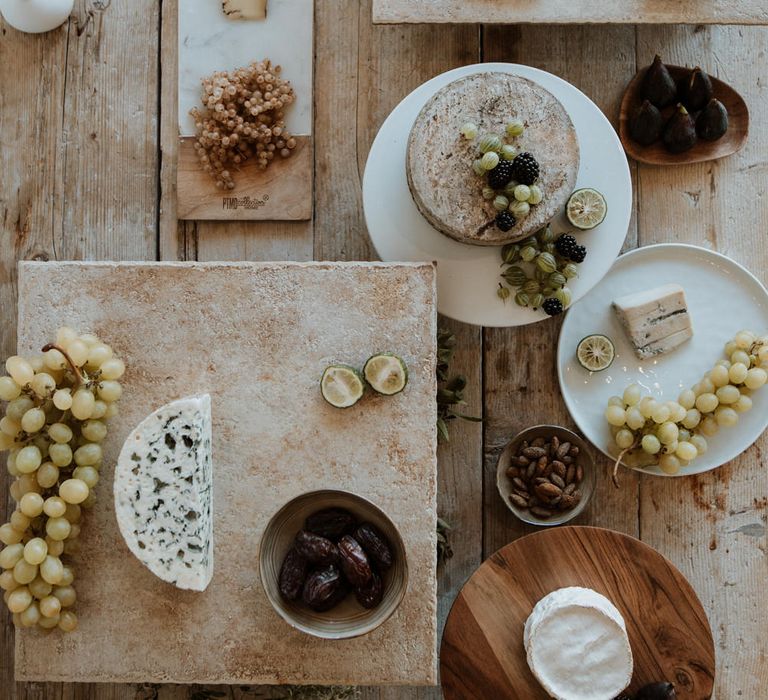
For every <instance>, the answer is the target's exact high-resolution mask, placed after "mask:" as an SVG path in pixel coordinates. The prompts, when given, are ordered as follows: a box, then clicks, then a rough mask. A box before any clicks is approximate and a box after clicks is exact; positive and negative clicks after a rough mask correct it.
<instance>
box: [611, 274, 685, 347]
mask: <svg viewBox="0 0 768 700" xmlns="http://www.w3.org/2000/svg"><path fill="white" fill-rule="evenodd" d="M613 308H614V310H615V311H616V315H617V316H618V318H619V321H620V322H621V325H622V326H624V330H625V331H626V332H627V336H628V337H629V341H630V343H632V347H633V348H634V351H635V354H636V355H637V357H638V358H640V359H641V360H645V359H647V358H649V357H655V356H657V355H663V354H664V353H667V352H670V351H671V350H674V349H675V348H677V347H679V346H680V345H682V344H683V343H684V342H685V341H686V340H689V339H690V338H692V337H693V328H692V326H691V317H690V314H689V313H688V307H687V305H686V302H685V292H684V291H683V288H682V287H681V286H680V285H679V284H665V285H662V286H660V287H654V288H653V289H647V290H645V291H642V292H635V293H633V294H627V295H626V296H623V297H619V298H618V299H615V300H614V302H613Z"/></svg>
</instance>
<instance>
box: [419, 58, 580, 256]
mask: <svg viewBox="0 0 768 700" xmlns="http://www.w3.org/2000/svg"><path fill="white" fill-rule="evenodd" d="M512 119H521V120H522V121H523V122H524V124H525V125H526V128H525V132H524V133H523V135H522V136H519V137H517V138H515V139H512V140H511V141H509V142H510V143H513V144H514V145H515V146H516V147H517V148H518V151H519V152H521V153H523V152H528V153H531V154H532V155H533V156H534V158H536V161H537V162H538V163H539V168H540V174H539V179H538V180H537V182H536V184H537V185H538V186H539V187H540V188H541V189H542V192H543V194H544V199H543V200H542V201H541V202H540V203H539V204H536V205H532V206H531V210H530V214H529V215H528V216H527V217H525V218H524V219H520V220H519V221H518V222H517V224H515V226H513V227H512V228H511V229H510V230H509V231H506V232H505V231H501V229H499V228H498V227H497V226H496V223H495V219H496V214H497V213H498V212H497V211H496V210H495V209H494V208H493V206H492V204H491V202H489V201H486V200H484V199H483V197H482V189H483V186H484V185H485V184H487V179H486V178H484V177H480V176H479V175H477V174H476V173H475V172H474V170H473V169H472V163H473V161H474V160H475V159H476V158H478V157H479V155H480V151H479V147H478V139H475V140H473V141H469V140H467V139H465V138H463V137H462V136H461V133H460V130H461V127H462V125H463V124H465V123H467V122H472V123H474V124H477V126H478V127H479V134H480V136H483V135H484V134H489V133H494V134H497V135H499V136H501V137H502V138H504V130H505V126H506V124H507V123H508V122H509V121H511V120H512ZM578 172H579V143H578V139H577V137H576V130H575V129H574V126H573V123H572V122H571V119H570V117H569V116H568V113H567V112H566V111H565V108H564V107H563V105H562V104H560V102H559V101H558V100H557V99H556V98H555V97H554V95H552V94H551V93H550V92H548V91H547V90H545V89H544V88H543V87H541V86H540V85H537V84H536V83H534V82H532V81H530V80H528V79H526V78H522V77H520V76H517V75H511V74H509V73H498V72H485V73H475V74H473V75H468V76H465V77H463V78H459V79H458V80H456V81H454V82H452V83H449V84H448V85H446V86H445V87H444V88H442V89H441V90H438V92H437V93H435V95H434V96H433V97H432V98H431V99H430V100H429V102H427V104H426V105H424V108H423V109H422V111H421V113H420V114H419V116H418V117H417V118H416V121H415V123H414V125H413V128H412V129H411V133H410V136H409V139H408V150H407V154H406V175H407V178H408V186H409V187H410V190H411V195H412V197H413V201H414V202H415V204H416V206H417V207H418V209H419V211H420V212H421V214H422V215H423V216H424V218H426V219H427V221H429V223H430V224H431V225H432V226H433V227H434V228H436V229H437V230H438V231H440V232H441V233H444V234H445V235H447V236H450V237H451V238H455V239H456V240H458V241H461V242H462V243H471V244H474V245H502V244H504V243H508V242H511V241H518V240H522V239H523V238H526V237H528V236H530V235H531V234H532V233H534V232H535V231H537V230H538V229H540V228H541V227H542V226H544V225H545V224H546V223H547V222H549V221H550V220H551V219H552V218H553V217H554V216H555V215H556V214H557V213H558V212H559V211H561V210H562V208H563V207H564V206H565V203H566V201H567V200H568V197H569V196H570V195H571V193H572V192H573V188H574V186H575V185H576V176H577V174H578Z"/></svg>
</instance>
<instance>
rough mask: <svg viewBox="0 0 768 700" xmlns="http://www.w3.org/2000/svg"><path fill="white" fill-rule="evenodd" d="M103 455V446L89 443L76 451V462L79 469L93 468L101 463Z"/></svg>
mask: <svg viewBox="0 0 768 700" xmlns="http://www.w3.org/2000/svg"><path fill="white" fill-rule="evenodd" d="M102 457H103V453H102V450H101V445H99V444H98V443H95V442H89V443H86V444H85V445H83V446H82V447H78V448H77V450H75V454H74V460H75V464H77V466H78V467H84V466H91V465H93V464H98V463H99V462H101V460H102Z"/></svg>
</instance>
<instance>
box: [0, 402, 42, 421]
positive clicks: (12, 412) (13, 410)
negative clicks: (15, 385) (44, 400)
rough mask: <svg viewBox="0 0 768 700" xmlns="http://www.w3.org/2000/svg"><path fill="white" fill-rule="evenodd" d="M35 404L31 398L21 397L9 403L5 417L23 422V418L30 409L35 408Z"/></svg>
mask: <svg viewBox="0 0 768 700" xmlns="http://www.w3.org/2000/svg"><path fill="white" fill-rule="evenodd" d="M34 405H35V402H34V401H32V399H30V398H29V396H19V398H17V399H14V400H13V401H10V402H9V403H8V406H7V407H6V409H5V415H6V416H7V417H8V418H10V419H11V420H15V421H19V422H21V417H22V416H23V415H24V414H25V413H26V412H27V411H28V410H29V409H30V408H33V407H34Z"/></svg>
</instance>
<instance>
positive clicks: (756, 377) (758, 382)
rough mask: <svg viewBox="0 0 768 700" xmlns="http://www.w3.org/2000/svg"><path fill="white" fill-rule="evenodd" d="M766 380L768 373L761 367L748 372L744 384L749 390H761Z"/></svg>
mask: <svg viewBox="0 0 768 700" xmlns="http://www.w3.org/2000/svg"><path fill="white" fill-rule="evenodd" d="M766 380H768V372H766V371H765V370H764V369H762V368H760V367H753V368H752V369H750V370H749V371H748V372H747V377H746V379H745V380H744V384H745V385H746V387H747V389H752V390H755V389H759V388H760V387H762V386H763V385H764V384H765V382H766Z"/></svg>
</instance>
